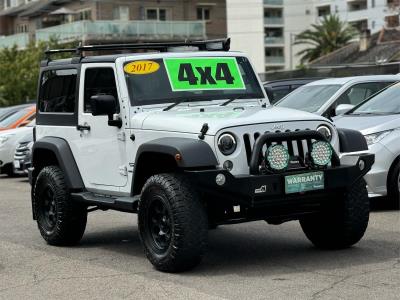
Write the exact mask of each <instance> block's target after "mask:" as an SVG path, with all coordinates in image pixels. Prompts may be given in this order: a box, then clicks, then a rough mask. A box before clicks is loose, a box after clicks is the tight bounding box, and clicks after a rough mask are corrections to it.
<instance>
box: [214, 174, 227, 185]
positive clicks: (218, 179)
mask: <svg viewBox="0 0 400 300" xmlns="http://www.w3.org/2000/svg"><path fill="white" fill-rule="evenodd" d="M215 182H216V183H217V184H218V185H219V186H223V185H224V184H225V182H226V177H225V175H224V174H218V175H217V176H216V177H215Z"/></svg>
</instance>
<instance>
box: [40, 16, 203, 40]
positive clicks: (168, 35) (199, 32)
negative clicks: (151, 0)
mask: <svg viewBox="0 0 400 300" xmlns="http://www.w3.org/2000/svg"><path fill="white" fill-rule="evenodd" d="M52 37H55V38H57V39H58V40H59V42H61V43H65V42H72V41H101V42H104V41H110V42H111V41H135V40H174V39H184V38H192V39H195V38H199V39H203V38H205V37H206V31H205V23H204V22H203V21H159V22H158V21H79V22H73V23H66V24H63V25H59V26H54V27H49V28H45V29H40V30H37V31H36V40H37V41H49V40H50V39H51V38H52Z"/></svg>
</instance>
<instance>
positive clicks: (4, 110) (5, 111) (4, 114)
mask: <svg viewBox="0 0 400 300" xmlns="http://www.w3.org/2000/svg"><path fill="white" fill-rule="evenodd" d="M30 106H32V104H21V105H14V106H8V107H1V108H0V122H1V121H3V120H5V119H7V118H8V117H10V116H11V115H13V114H15V113H16V112H18V111H20V110H23V109H24V108H28V107H30Z"/></svg>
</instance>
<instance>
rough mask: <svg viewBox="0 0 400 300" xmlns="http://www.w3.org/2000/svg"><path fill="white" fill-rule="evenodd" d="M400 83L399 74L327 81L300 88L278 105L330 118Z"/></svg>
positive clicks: (330, 79) (277, 104)
mask: <svg viewBox="0 0 400 300" xmlns="http://www.w3.org/2000/svg"><path fill="white" fill-rule="evenodd" d="M397 81H400V76H399V75H375V76H357V77H343V78H329V79H323V80H318V81H314V82H311V83H309V84H306V85H303V86H302V87H299V88H298V89H296V90H295V91H293V92H291V93H290V94H289V95H287V96H286V97H285V98H283V99H282V100H280V101H279V102H277V103H276V104H275V105H276V106H282V107H288V108H294V109H299V110H303V111H307V112H312V113H315V114H318V115H321V116H324V117H327V118H330V117H334V116H339V115H341V114H343V113H345V112H346V111H348V110H350V109H352V108H353V107H354V106H356V105H358V104H359V103H361V102H362V101H364V100H365V99H367V98H368V97H370V96H372V95H373V94H375V93H377V92H379V91H380V90H382V89H383V88H385V87H387V86H389V85H391V84H393V83H395V82H397Z"/></svg>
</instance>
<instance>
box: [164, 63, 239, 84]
mask: <svg viewBox="0 0 400 300" xmlns="http://www.w3.org/2000/svg"><path fill="white" fill-rule="evenodd" d="M164 64H165V68H166V70H167V74H168V78H169V81H170V83H171V88H172V90H173V91H174V92H177V91H195V90H244V89H245V88H246V87H245V85H244V82H243V78H242V74H241V72H240V70H239V66H238V64H237V61H236V58H234V57H199V58H165V59H164Z"/></svg>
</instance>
